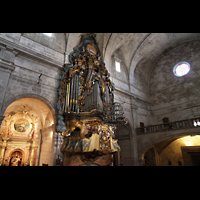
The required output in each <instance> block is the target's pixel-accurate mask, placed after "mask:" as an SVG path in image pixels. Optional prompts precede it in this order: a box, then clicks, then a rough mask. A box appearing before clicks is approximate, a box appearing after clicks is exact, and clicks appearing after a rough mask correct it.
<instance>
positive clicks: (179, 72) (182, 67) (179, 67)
mask: <svg viewBox="0 0 200 200" xmlns="http://www.w3.org/2000/svg"><path fill="white" fill-rule="evenodd" d="M189 71H190V64H189V63H187V62H180V63H178V64H176V65H175V67H174V69H173V72H174V75H175V76H178V77H181V76H185V75H186V74H187V73H188V72H189Z"/></svg>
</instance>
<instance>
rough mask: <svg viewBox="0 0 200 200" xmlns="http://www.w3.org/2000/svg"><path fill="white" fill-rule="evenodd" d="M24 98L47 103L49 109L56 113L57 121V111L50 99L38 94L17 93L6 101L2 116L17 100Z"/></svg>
mask: <svg viewBox="0 0 200 200" xmlns="http://www.w3.org/2000/svg"><path fill="white" fill-rule="evenodd" d="M23 97H35V98H38V99H40V100H41V101H43V102H45V103H46V104H47V105H48V106H49V108H50V109H51V110H52V111H53V113H54V121H56V117H55V116H56V113H57V110H55V107H54V106H53V105H52V103H51V102H50V101H49V100H48V99H46V98H44V97H43V96H40V95H38V94H33V93H24V94H17V93H15V94H13V97H12V98H10V99H9V100H7V101H4V104H3V107H2V110H1V113H2V115H3V114H4V112H5V110H6V109H7V107H8V106H9V105H10V104H11V103H13V102H15V101H16V100H18V99H21V98H23Z"/></svg>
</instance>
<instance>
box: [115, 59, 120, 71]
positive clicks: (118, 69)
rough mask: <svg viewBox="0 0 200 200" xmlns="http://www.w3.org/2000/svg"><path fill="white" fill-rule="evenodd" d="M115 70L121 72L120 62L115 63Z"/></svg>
mask: <svg viewBox="0 0 200 200" xmlns="http://www.w3.org/2000/svg"><path fill="white" fill-rule="evenodd" d="M115 69H116V71H117V72H121V68H120V62H118V61H115Z"/></svg>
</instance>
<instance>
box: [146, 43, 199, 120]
mask: <svg viewBox="0 0 200 200" xmlns="http://www.w3.org/2000/svg"><path fill="white" fill-rule="evenodd" d="M181 61H186V62H188V63H189V64H190V65H191V70H190V72H189V73H188V74H187V75H185V76H183V77H177V76H175V75H174V74H173V68H174V66H175V65H176V64H177V63H178V62H181ZM199 66H200V41H191V42H186V43H183V44H181V45H179V46H177V47H175V48H173V49H172V50H170V51H168V52H166V53H165V54H163V55H162V56H161V57H160V59H159V60H158V61H157V63H156V65H155V67H154V70H153V71H152V73H151V76H150V83H149V92H150V97H151V101H152V112H153V116H154V123H155V124H156V123H162V118H163V117H169V120H170V121H176V120H177V121H178V120H182V119H188V118H193V117H197V116H199V111H200V100H199V99H200V98H199V97H200V93H199V89H198V85H199V84H200V70H199Z"/></svg>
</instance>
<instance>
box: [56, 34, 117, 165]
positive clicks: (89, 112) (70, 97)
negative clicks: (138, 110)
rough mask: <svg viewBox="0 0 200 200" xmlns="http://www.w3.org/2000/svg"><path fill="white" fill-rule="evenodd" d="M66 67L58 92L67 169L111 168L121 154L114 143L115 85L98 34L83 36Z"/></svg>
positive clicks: (59, 129) (58, 107) (60, 127)
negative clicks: (71, 167) (103, 166)
mask: <svg viewBox="0 0 200 200" xmlns="http://www.w3.org/2000/svg"><path fill="white" fill-rule="evenodd" d="M69 61H70V64H65V65H64V66H63V71H62V72H61V74H60V86H59V88H58V103H57V109H58V117H57V119H58V121H57V132H60V133H61V134H62V135H63V136H65V137H64V138H65V139H64V142H63V145H62V151H63V152H64V165H83V164H91V163H92V164H97V165H111V163H113V162H112V161H113V159H112V158H114V157H116V156H113V154H114V153H118V152H119V151H120V147H119V146H118V144H117V140H115V139H114V126H113V125H112V123H110V124H109V123H108V122H112V121H113V120H114V117H113V116H114V102H113V100H114V95H113V90H114V84H113V83H112V81H111V80H110V78H109V77H110V74H109V73H108V71H107V69H106V67H105V63H104V62H103V61H102V60H101V53H100V51H99V48H98V43H97V41H96V35H95V34H85V35H82V36H81V41H80V43H79V45H78V46H76V47H74V48H73V51H72V52H71V53H70V55H69Z"/></svg>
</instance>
